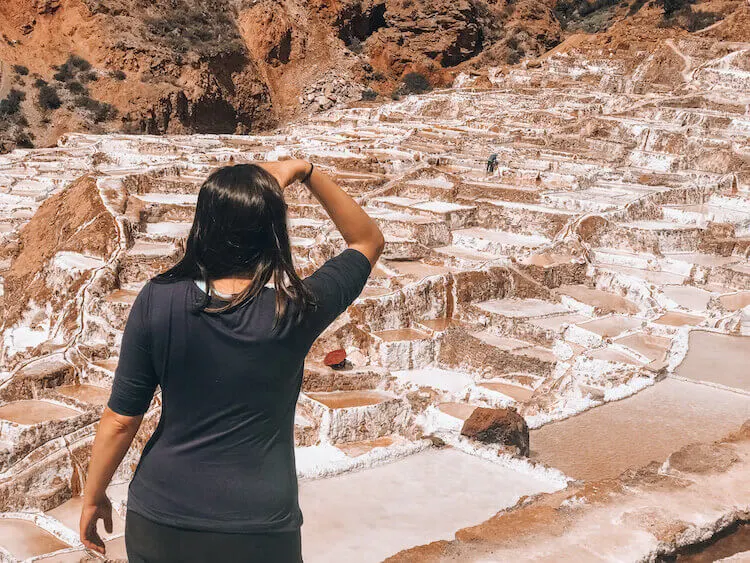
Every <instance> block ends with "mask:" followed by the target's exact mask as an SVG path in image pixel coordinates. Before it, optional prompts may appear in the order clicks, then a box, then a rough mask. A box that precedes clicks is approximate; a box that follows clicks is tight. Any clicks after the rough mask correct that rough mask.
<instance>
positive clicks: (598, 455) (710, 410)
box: [530, 378, 750, 479]
mask: <svg viewBox="0 0 750 563" xmlns="http://www.w3.org/2000/svg"><path fill="white" fill-rule="evenodd" d="M748 418H750V396H747V395H743V394H740V393H734V392H732V391H725V390H723V389H717V388H714V387H709V386H707V385H701V384H698V383H691V382H688V381H680V380H677V379H671V378H668V379H665V380H663V381H661V382H659V383H656V384H655V385H654V386H652V387H649V388H648V389H644V390H643V391H641V392H639V393H637V394H636V395H634V396H632V397H628V398H627V399H623V400H621V401H616V402H613V403H607V404H605V405H602V406H600V407H596V408H594V409H591V410H588V411H585V412H583V413H581V414H579V415H577V416H574V417H572V418H568V419H566V420H563V421H560V422H554V423H552V424H547V425H546V426H542V427H541V428H539V429H537V430H532V431H531V433H530V434H531V435H530V443H531V457H532V459H535V460H536V461H541V462H543V463H546V464H547V465H550V466H552V467H556V468H557V469H560V470H561V471H563V472H564V473H566V474H567V475H568V476H570V477H574V478H576V479H602V478H608V477H616V476H617V475H619V474H620V473H622V472H623V471H625V470H626V469H629V468H631V467H642V466H644V465H647V464H648V463H649V462H651V461H658V462H662V461H664V460H666V459H667V457H669V455H670V454H671V453H672V452H674V451H676V450H679V449H680V448H681V447H683V446H685V445H687V444H690V443H693V442H711V441H714V440H717V439H719V438H722V437H724V436H725V435H727V434H729V433H730V432H732V431H734V430H736V429H737V428H738V427H740V426H741V425H742V423H743V422H745V421H746V420H747V419H748Z"/></svg>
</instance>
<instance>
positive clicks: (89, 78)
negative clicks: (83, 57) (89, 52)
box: [78, 70, 99, 84]
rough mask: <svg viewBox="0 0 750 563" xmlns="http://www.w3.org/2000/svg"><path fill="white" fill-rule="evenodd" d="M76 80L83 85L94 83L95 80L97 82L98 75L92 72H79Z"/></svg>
mask: <svg viewBox="0 0 750 563" xmlns="http://www.w3.org/2000/svg"><path fill="white" fill-rule="evenodd" d="M78 80H80V81H81V82H83V83H84V84H85V83H86V82H96V81H97V80H99V75H98V74H97V73H96V72H94V71H93V70H92V71H89V72H81V73H80V74H79V75H78Z"/></svg>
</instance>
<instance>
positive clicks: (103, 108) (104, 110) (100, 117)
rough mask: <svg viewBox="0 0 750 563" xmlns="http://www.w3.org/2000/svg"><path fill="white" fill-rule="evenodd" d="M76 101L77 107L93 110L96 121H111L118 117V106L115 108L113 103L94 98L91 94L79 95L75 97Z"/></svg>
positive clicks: (93, 118)
mask: <svg viewBox="0 0 750 563" xmlns="http://www.w3.org/2000/svg"><path fill="white" fill-rule="evenodd" d="M74 103H75V105H76V107H79V108H81V109H85V110H87V111H89V112H91V115H92V120H93V121H94V123H101V122H102V121H109V120H111V119H114V118H115V117H117V108H115V107H114V106H113V105H112V104H108V103H106V102H100V101H99V100H94V99H93V98H90V97H89V96H78V97H77V98H76V99H75V101H74Z"/></svg>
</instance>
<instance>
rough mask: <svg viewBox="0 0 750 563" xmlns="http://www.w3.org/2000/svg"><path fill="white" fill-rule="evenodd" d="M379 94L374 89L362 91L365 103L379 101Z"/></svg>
mask: <svg viewBox="0 0 750 563" xmlns="http://www.w3.org/2000/svg"><path fill="white" fill-rule="evenodd" d="M377 97H378V93H377V92H376V91H375V90H373V89H372V88H367V89H365V90H363V91H362V99H363V100H365V101H372V100H375V99H377Z"/></svg>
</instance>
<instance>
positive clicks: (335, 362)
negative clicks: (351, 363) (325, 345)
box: [323, 349, 346, 368]
mask: <svg viewBox="0 0 750 563" xmlns="http://www.w3.org/2000/svg"><path fill="white" fill-rule="evenodd" d="M323 363H324V364H325V365H327V366H330V367H332V368H342V367H344V365H345V364H346V350H344V349H339V350H333V351H332V352H328V354H326V357H325V358H324V359H323Z"/></svg>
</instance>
